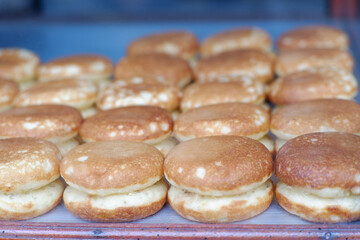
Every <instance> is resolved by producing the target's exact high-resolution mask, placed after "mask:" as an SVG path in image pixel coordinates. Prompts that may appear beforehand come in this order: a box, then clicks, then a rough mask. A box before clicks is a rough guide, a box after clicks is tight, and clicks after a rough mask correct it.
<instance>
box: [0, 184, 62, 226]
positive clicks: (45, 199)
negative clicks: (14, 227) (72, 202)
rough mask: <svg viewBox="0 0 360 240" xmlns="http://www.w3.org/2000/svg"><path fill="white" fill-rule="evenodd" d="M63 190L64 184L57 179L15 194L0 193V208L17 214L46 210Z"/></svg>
mask: <svg viewBox="0 0 360 240" xmlns="http://www.w3.org/2000/svg"><path fill="white" fill-rule="evenodd" d="M63 190H64V185H63V183H62V182H61V180H59V179H58V180H55V181H53V182H52V183H49V184H47V185H45V186H43V187H41V188H38V189H36V190H30V191H27V192H23V193H17V194H9V193H6V194H4V193H3V194H0V209H2V210H3V211H5V212H12V213H17V214H21V213H28V212H32V211H42V210H47V209H48V208H50V207H51V206H53V205H54V203H55V202H56V201H57V200H58V199H59V198H60V197H61V195H62V193H63ZM3 217H4V218H6V216H3ZM1 218H2V217H1V216H0V219H1ZM20 219H21V217H20Z"/></svg>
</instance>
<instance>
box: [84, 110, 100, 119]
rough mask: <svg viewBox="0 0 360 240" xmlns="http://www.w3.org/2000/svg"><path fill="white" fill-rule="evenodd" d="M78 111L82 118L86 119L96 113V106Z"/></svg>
mask: <svg viewBox="0 0 360 240" xmlns="http://www.w3.org/2000/svg"><path fill="white" fill-rule="evenodd" d="M80 113H81V116H82V117H83V118H84V119H86V118H89V117H92V116H94V115H95V114H97V113H98V110H97V109H96V107H90V108H86V109H82V110H80Z"/></svg>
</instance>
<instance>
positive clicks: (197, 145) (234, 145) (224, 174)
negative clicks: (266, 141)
mask: <svg viewBox="0 0 360 240" xmlns="http://www.w3.org/2000/svg"><path fill="white" fill-rule="evenodd" d="M164 171H165V174H166V178H167V179H168V180H170V181H171V182H174V183H176V184H177V185H178V186H179V187H188V188H195V189H198V190H200V191H202V192H209V191H231V190H234V189H237V188H239V187H243V186H249V185H252V184H254V183H256V182H261V181H263V180H264V179H267V178H269V177H270V176H271V174H272V172H273V160H272V157H271V154H270V152H269V151H268V150H267V149H266V147H265V146H264V145H262V144H261V143H260V142H258V141H256V140H252V139H250V138H246V137H239V136H212V137H203V138H196V139H192V140H189V141H186V142H182V143H180V144H179V145H177V146H175V147H174V148H173V149H172V150H171V151H170V153H169V154H168V155H167V157H166V159H165V163H164Z"/></svg>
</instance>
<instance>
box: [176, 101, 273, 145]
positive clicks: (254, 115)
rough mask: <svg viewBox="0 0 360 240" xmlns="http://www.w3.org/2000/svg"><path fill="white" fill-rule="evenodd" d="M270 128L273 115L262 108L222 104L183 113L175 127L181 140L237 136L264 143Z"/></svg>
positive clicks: (252, 105)
mask: <svg viewBox="0 0 360 240" xmlns="http://www.w3.org/2000/svg"><path fill="white" fill-rule="evenodd" d="M269 126H270V114H269V113H268V112H267V111H266V110H265V109H264V108H263V107H261V106H258V105H255V104H251V103H222V104H214V105H209V106H203V107H199V108H194V109H191V110H188V111H186V112H183V113H181V114H180V115H179V116H178V118H177V119H176V121H175V124H174V135H175V137H176V138H177V139H178V140H179V141H186V140H189V139H192V138H199V137H205V136H215V135H236V136H245V137H249V138H252V139H255V140H259V141H260V142H261V141H262V138H263V137H265V136H266V134H267V133H268V131H269ZM268 140H269V139H267V140H266V141H268ZM267 145H268V144H267ZM271 150H273V147H271V148H270V151H271Z"/></svg>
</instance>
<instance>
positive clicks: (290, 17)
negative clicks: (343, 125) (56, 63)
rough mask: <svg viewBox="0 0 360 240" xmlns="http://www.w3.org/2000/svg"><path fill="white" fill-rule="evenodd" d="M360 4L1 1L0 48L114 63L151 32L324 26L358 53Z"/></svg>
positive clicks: (276, 31)
mask: <svg viewBox="0 0 360 240" xmlns="http://www.w3.org/2000/svg"><path fill="white" fill-rule="evenodd" d="M359 5H360V4H359V1H358V0H301V1H297V0H0V48H1V47H24V48H28V49H31V50H33V51H35V52H36V53H38V54H39V55H40V57H41V59H42V61H48V60H50V59H53V58H56V57H59V56H64V55H68V54H74V53H98V54H103V55H106V56H108V57H110V58H111V59H112V60H113V61H114V62H116V61H118V59H119V58H121V57H122V56H123V55H124V54H125V49H126V47H127V45H128V44H129V43H130V42H131V41H133V40H134V39H135V38H138V37H141V36H143V35H146V34H150V33H155V32H161V31H167V30H174V29H185V30H189V31H193V32H194V33H195V34H196V35H197V36H198V38H199V40H200V41H201V40H203V39H204V38H206V37H207V36H209V35H211V34H213V33H216V32H219V31H223V30H225V29H229V28H234V27H241V26H258V27H262V28H264V29H265V30H267V31H268V32H269V33H270V34H271V36H272V37H273V39H274V40H275V39H277V38H278V36H279V35H280V34H282V33H283V32H284V31H286V30H289V29H291V28H294V27H297V26H301V25H309V24H330V25H334V26H336V27H339V28H342V29H343V30H345V31H346V32H348V34H349V35H350V38H351V41H352V43H353V45H352V48H353V49H354V51H356V52H360V50H359V49H358V48H360V47H358V45H360V36H359V35H360V23H359V20H356V19H358V16H359V14H358V13H359ZM354 43H355V44H354ZM358 43H359V44H358ZM358 55H360V54H357V55H356V58H357V56H358Z"/></svg>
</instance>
